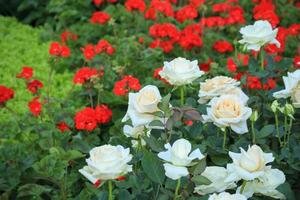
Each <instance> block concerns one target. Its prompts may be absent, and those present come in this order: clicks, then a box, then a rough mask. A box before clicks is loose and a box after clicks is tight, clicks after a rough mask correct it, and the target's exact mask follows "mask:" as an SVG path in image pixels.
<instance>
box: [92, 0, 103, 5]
mask: <svg viewBox="0 0 300 200" xmlns="http://www.w3.org/2000/svg"><path fill="white" fill-rule="evenodd" d="M93 3H94V4H95V5H97V6H99V5H101V4H103V3H104V0H93Z"/></svg>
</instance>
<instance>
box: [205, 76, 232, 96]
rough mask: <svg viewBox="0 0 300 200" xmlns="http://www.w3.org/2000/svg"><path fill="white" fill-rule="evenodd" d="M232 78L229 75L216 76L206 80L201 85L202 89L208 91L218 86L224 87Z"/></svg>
mask: <svg viewBox="0 0 300 200" xmlns="http://www.w3.org/2000/svg"><path fill="white" fill-rule="evenodd" d="M231 80H232V79H231V78H228V77H222V76H221V77H215V78H213V79H209V80H206V81H205V83H204V84H203V85H201V90H203V91H206V92H208V91H211V90H213V89H216V88H218V87H222V86H223V85H225V84H227V83H229V82H231Z"/></svg>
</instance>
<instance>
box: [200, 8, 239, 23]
mask: <svg viewBox="0 0 300 200" xmlns="http://www.w3.org/2000/svg"><path fill="white" fill-rule="evenodd" d="M212 10H213V11H214V12H215V13H224V14H227V16H226V17H220V16H212V17H206V18H205V17H203V18H201V20H200V23H201V24H203V25H204V26H207V27H216V26H225V25H231V24H244V23H245V18H244V10H243V9H242V8H241V7H240V6H239V5H231V4H230V2H226V3H217V4H214V5H213V7H212Z"/></svg>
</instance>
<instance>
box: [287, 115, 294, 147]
mask: <svg viewBox="0 0 300 200" xmlns="http://www.w3.org/2000/svg"><path fill="white" fill-rule="evenodd" d="M292 126H293V119H292V118H290V124H289V131H288V135H287V144H289V143H290V135H291V132H292Z"/></svg>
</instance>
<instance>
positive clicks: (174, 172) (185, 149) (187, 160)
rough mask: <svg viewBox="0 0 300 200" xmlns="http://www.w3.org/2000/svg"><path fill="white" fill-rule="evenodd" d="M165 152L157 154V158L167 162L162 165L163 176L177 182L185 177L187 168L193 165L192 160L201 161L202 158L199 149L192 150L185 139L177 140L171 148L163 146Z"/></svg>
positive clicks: (167, 145)
mask: <svg viewBox="0 0 300 200" xmlns="http://www.w3.org/2000/svg"><path fill="white" fill-rule="evenodd" d="M165 148H166V149H167V151H163V152H160V153H158V157H159V158H161V159H163V160H164V161H166V162H168V163H165V164H164V168H165V172H166V173H165V174H166V176H167V177H169V178H171V179H173V180H177V179H179V178H181V177H183V176H187V175H188V174H189V173H188V170H187V168H186V167H187V166H191V165H193V163H192V161H193V160H194V159H199V160H201V159H203V158H204V156H203V155H202V153H201V152H200V150H199V149H196V150H194V151H193V152H191V150H192V145H191V143H190V142H189V141H187V140H186V139H178V140H176V141H175V142H174V143H173V145H172V146H171V145H170V144H169V143H168V144H165Z"/></svg>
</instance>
